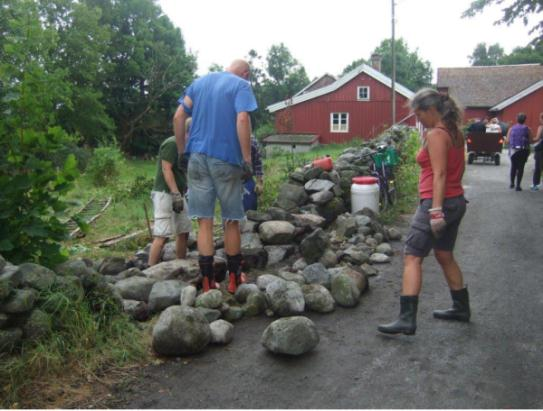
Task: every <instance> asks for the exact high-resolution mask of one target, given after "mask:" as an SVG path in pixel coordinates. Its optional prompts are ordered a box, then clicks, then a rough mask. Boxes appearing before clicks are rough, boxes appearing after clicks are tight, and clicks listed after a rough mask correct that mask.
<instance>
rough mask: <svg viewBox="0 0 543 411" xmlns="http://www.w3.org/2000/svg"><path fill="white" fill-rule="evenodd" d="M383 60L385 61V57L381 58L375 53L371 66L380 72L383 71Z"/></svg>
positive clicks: (372, 56)
mask: <svg viewBox="0 0 543 411" xmlns="http://www.w3.org/2000/svg"><path fill="white" fill-rule="evenodd" d="M382 59H383V56H381V55H380V54H379V53H373V54H372V55H371V66H372V67H373V68H374V69H375V70H377V71H379V72H380V71H381V61H382Z"/></svg>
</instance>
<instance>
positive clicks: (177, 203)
mask: <svg viewBox="0 0 543 411" xmlns="http://www.w3.org/2000/svg"><path fill="white" fill-rule="evenodd" d="M184 206H185V204H184V202H183V196H182V195H181V193H179V192H176V193H172V209H173V211H174V212H176V213H180V212H181V211H183V208H184Z"/></svg>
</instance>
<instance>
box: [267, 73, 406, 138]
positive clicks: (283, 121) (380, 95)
mask: <svg viewBox="0 0 543 411" xmlns="http://www.w3.org/2000/svg"><path fill="white" fill-rule="evenodd" d="M391 87H392V81H391V79H390V78H389V77H387V76H385V75H384V74H382V73H381V72H379V71H377V70H375V69H373V68H372V67H370V66H368V65H366V64H362V65H360V66H358V67H357V68H355V69H354V70H352V71H351V72H349V73H347V74H345V75H344V76H343V77H341V78H339V79H337V80H334V78H333V77H332V76H330V75H328V74H327V75H324V76H322V77H320V78H318V79H317V80H314V81H313V82H312V83H310V84H309V85H308V86H306V87H305V88H304V89H303V90H301V91H300V92H298V93H296V95H294V96H293V97H292V98H291V99H288V100H285V101H281V102H279V103H275V104H272V105H270V106H268V107H267V109H268V110H269V111H270V112H271V113H274V114H275V128H276V130H277V132H278V133H279V134H288V135H296V134H305V135H316V136H318V138H319V142H320V143H322V144H328V143H341V142H345V141H350V140H352V139H353V138H363V139H371V138H373V137H376V136H378V135H379V134H380V133H381V132H382V131H384V130H385V129H386V128H387V127H389V126H390V125H391V122H392V114H391V106H392V103H391ZM395 89H396V118H397V120H398V121H399V122H402V120H403V122H404V123H405V124H409V125H413V126H414V125H415V117H414V116H410V115H409V108H407V102H408V100H409V99H410V98H411V97H412V96H413V95H414V93H413V92H412V91H411V90H409V89H407V88H406V87H404V86H402V85H401V84H398V83H396V87H395Z"/></svg>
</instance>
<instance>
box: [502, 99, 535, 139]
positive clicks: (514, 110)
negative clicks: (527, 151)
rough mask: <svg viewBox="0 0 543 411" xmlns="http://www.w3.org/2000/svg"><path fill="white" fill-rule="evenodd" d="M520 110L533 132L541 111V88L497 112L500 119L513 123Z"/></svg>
mask: <svg viewBox="0 0 543 411" xmlns="http://www.w3.org/2000/svg"><path fill="white" fill-rule="evenodd" d="M521 112H522V113H524V114H526V123H525V124H526V125H527V126H528V127H530V128H531V129H532V132H533V133H535V132H536V131H537V127H538V126H539V113H541V112H543V88H540V89H539V90H536V91H534V92H533V93H531V94H528V95H527V96H526V97H524V98H523V99H521V100H519V101H517V102H515V103H513V104H511V105H510V106H509V107H506V108H505V109H503V111H502V112H501V113H499V115H498V117H499V119H500V120H501V121H505V122H511V124H515V123H516V122H517V114H518V113H521Z"/></svg>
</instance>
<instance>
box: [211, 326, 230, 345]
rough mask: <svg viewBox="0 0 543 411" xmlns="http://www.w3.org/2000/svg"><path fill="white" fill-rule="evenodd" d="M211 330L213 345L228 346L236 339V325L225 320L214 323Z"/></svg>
mask: <svg viewBox="0 0 543 411" xmlns="http://www.w3.org/2000/svg"><path fill="white" fill-rule="evenodd" d="M209 328H210V329H211V343H212V344H221V345H226V344H230V343H231V342H232V340H233V339H234V325H233V324H231V323H229V322H228V321H225V320H217V321H213V322H212V323H211V324H209Z"/></svg>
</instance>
